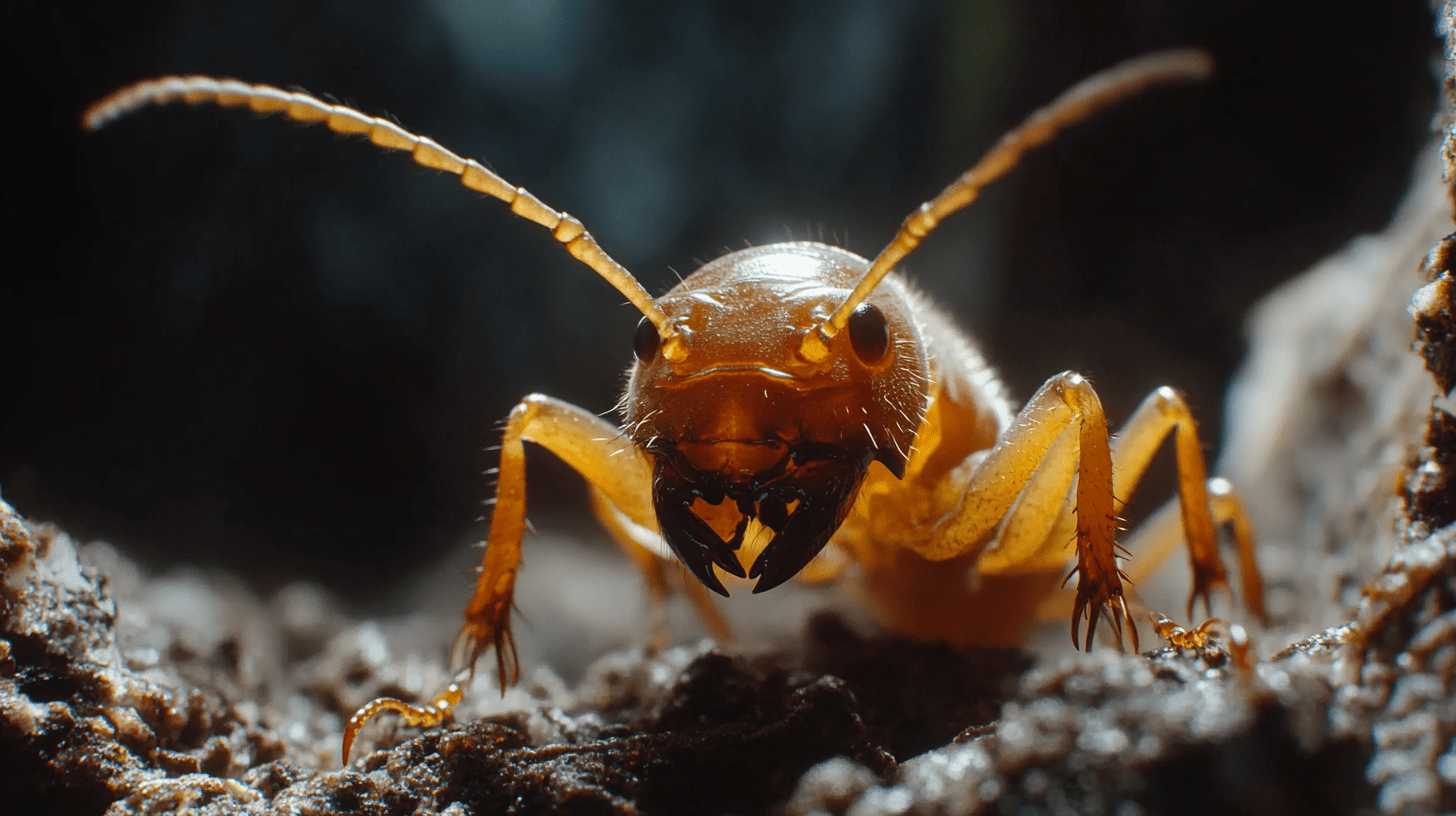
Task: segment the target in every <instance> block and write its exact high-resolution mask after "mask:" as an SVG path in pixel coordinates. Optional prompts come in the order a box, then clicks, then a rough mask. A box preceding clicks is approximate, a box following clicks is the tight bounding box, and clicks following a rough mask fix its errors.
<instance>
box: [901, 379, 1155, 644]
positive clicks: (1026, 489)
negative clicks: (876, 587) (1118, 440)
mask: <svg viewBox="0 0 1456 816" xmlns="http://www.w3.org/2000/svg"><path fill="white" fill-rule="evenodd" d="M1074 426H1075V430H1074ZM1064 433H1065V434H1067V435H1069V436H1071V435H1074V436H1075V451H1076V455H1075V456H1071V455H1070V454H1071V451H1072V446H1073V442H1072V441H1071V440H1070V439H1068V440H1063V438H1062V437H1063V435H1064ZM1069 471H1074V472H1075V473H1076V477H1077V478H1076V485H1075V488H1071V489H1072V490H1073V492H1074V495H1075V507H1076V543H1077V566H1076V568H1075V570H1074V574H1075V575H1077V577H1078V581H1077V600H1076V605H1075V607H1074V609H1073V612H1072V641H1073V643H1077V644H1078V645H1080V642H1079V638H1078V631H1077V630H1078V628H1079V623H1080V621H1081V619H1082V613H1083V612H1084V611H1085V612H1087V613H1088V619H1087V646H1088V648H1090V647H1091V645H1092V633H1093V632H1094V631H1095V630H1096V627H1097V621H1098V619H1099V618H1100V617H1101V614H1102V612H1103V611H1104V610H1105V609H1106V608H1107V607H1108V606H1109V605H1110V606H1111V608H1112V615H1111V620H1112V624H1113V629H1114V631H1115V632H1116V633H1117V634H1118V637H1119V639H1120V638H1121V632H1122V625H1123V623H1126V624H1127V625H1128V628H1129V629H1130V630H1131V634H1132V637H1133V645H1134V648H1136V645H1137V630H1136V628H1134V627H1133V624H1132V618H1131V616H1130V614H1129V613H1128V609H1127V602H1126V599H1125V598H1124V597H1123V592H1122V575H1121V572H1120V571H1119V570H1118V567H1117V553H1116V547H1117V541H1116V532H1117V515H1116V509H1115V507H1114V502H1113V498H1112V453H1111V449H1110V447H1109V444H1108V435H1107V417H1106V414H1105V413H1104V412H1103V410H1102V402H1101V400H1099V399H1098V397H1097V393H1096V392H1095V391H1093V390H1092V385H1091V383H1089V382H1087V380H1086V379H1084V378H1083V377H1082V376H1081V375H1079V374H1075V373H1073V372H1070V371H1069V372H1064V373H1062V374H1060V375H1058V376H1056V377H1053V378H1052V379H1050V380H1048V381H1047V383H1046V384H1045V385H1043V386H1042V387H1041V390H1039V391H1037V393H1036V394H1035V395H1034V396H1033V397H1032V398H1031V400H1030V401H1029V402H1027V404H1026V406H1025V407H1024V408H1022V409H1021V413H1019V414H1018V415H1017V416H1016V419H1015V421H1013V422H1012V424H1011V427H1010V428H1009V429H1008V430H1007V431H1006V433H1005V434H1004V435H1003V437H1002V438H1001V441H999V442H998V443H996V446H995V447H994V448H992V449H991V452H990V453H989V454H988V455H987V456H986V458H985V459H984V460H982V461H981V464H980V465H979V466H978V467H977V468H976V470H975V472H974V473H973V474H972V475H971V477H970V480H969V482H968V483H967V484H966V486H965V489H964V493H963V495H962V498H961V501H960V505H959V506H958V507H957V508H956V510H955V511H953V512H952V513H950V514H949V515H948V516H947V517H946V518H945V519H943V520H942V521H941V522H940V523H939V524H937V525H936V529H935V532H934V535H933V536H932V537H931V539H930V540H929V541H927V542H925V543H923V544H921V545H919V546H916V548H915V549H916V551H917V552H919V553H920V555H921V556H922V557H925V558H928V559H932V560H939V559H945V558H951V557H954V556H956V555H959V554H962V553H965V552H968V551H971V550H973V549H974V548H975V547H976V546H979V545H981V544H982V542H987V541H991V540H992V539H993V533H994V532H995V531H996V530H997V528H998V527H1000V526H1001V525H1002V524H1003V521H1004V523H1006V524H1012V523H1031V521H1033V520H1037V521H1039V522H1040V523H1042V524H1047V519H1048V517H1050V518H1051V519H1052V520H1053V521H1054V520H1056V519H1057V518H1058V517H1060V516H1062V515H1063V514H1062V512H1061V508H1062V504H1063V502H1062V501H1060V499H1061V498H1062V497H1063V496H1065V495H1066V490H1067V489H1069V488H1068V487H1067V486H1068V485H1069V483H1070V480H1069V478H1068V472H1069ZM1024 496H1025V498H1023V497H1024ZM1008 516H1012V517H1013V518H1010V519H1008ZM1016 516H1022V517H1023V519H1022V520H1021V521H1019V522H1018V521H1016V520H1015V517H1016ZM1058 526H1059V525H1056V524H1054V523H1053V524H1049V525H1048V528H1049V529H1050V530H1052V531H1053V536H1054V535H1055V530H1056V529H1057V528H1058ZM1048 543H1055V542H1048V541H1045V540H1037V537H1036V536H1018V537H1015V538H1014V539H1011V540H1008V541H1006V542H1000V541H992V543H991V544H990V546H989V549H988V550H987V551H986V552H985V554H984V555H983V556H982V562H983V563H984V564H986V565H987V566H988V567H990V568H992V569H995V570H996V571H998V572H1010V571H1011V569H1012V568H1013V567H1015V566H1016V565H1019V564H1020V565H1026V566H1028V567H1034V566H1038V564H1037V563H1036V562H1038V561H1039V560H1040V558H1041V557H1042V556H1043V555H1044V545H1046V544H1048Z"/></svg>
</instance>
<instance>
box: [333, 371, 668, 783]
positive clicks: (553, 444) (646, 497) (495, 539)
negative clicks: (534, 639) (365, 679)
mask: <svg viewBox="0 0 1456 816" xmlns="http://www.w3.org/2000/svg"><path fill="white" fill-rule="evenodd" d="M527 441H530V442H535V443H537V444H539V445H541V446H542V447H544V448H546V449H547V450H549V451H551V452H552V453H554V454H556V455H557V456H558V457H560V458H561V459H562V460H563V461H565V462H566V463H567V464H568V465H571V466H572V468H574V469H575V470H576V471H577V472H578V473H580V474H581V475H582V476H583V477H585V478H586V480H587V482H588V483H590V484H591V485H592V487H593V488H595V489H596V490H598V491H601V492H602V493H603V494H604V495H605V496H606V498H607V499H609V500H610V501H611V502H612V504H614V505H615V506H616V507H618V508H620V510H621V511H622V512H623V513H624V514H626V515H627V517H628V518H631V519H634V520H637V521H638V523H642V520H644V519H651V518H652V517H653V516H652V499H651V494H652V491H651V484H650V478H651V468H650V466H649V465H648V464H647V460H646V458H645V457H644V456H643V455H642V453H641V452H639V451H638V450H637V447H636V446H635V445H633V444H632V442H631V440H629V439H628V438H627V437H626V436H625V435H624V434H622V433H621V431H619V430H618V429H617V428H616V427H615V426H613V425H612V424H611V423H609V422H607V421H606V420H603V419H602V418H600V417H598V416H596V415H595V414H592V413H589V412H587V411H584V410H582V409H580V408H577V407H576V406H574V405H570V404H568V403H565V402H562V401H561V400H558V399H553V398H551V397H547V396H543V395H541V394H532V395H531V396H529V397H526V398H525V399H524V400H521V402H520V404H518V405H517V406H516V407H515V408H514V409H513V410H512V411H511V414H510V417H509V418H508V419H507V420H506V428H505V433H504V435H503V436H502V439H501V461H500V475H499V483H498V486H497V490H496V503H495V510H494V511H493V512H492V513H491V519H490V535H489V538H488V539H487V541H486V547H485V557H484V558H483V559H482V562H481V570H480V578H479V579H478V580H477V581H476V585H475V595H474V597H472V598H471V599H470V603H469V604H467V605H466V607H465V624H464V625H463V626H462V627H461V628H460V634H459V635H457V636H456V638H455V646H454V648H453V650H452V652H451V670H452V672H453V673H454V677H455V680H454V682H453V683H451V685H450V687H449V688H448V689H447V690H445V691H444V692H441V693H440V694H439V695H438V696H437V697H436V698H435V699H434V700H433V701H432V702H431V704H430V705H428V706H425V707H418V706H412V705H410V704H408V703H405V702H403V701H400V700H394V699H387V698H386V699H380V700H375V701H373V702H371V703H369V704H368V705H366V706H364V708H361V709H360V710H359V712H358V713H357V714H355V715H354V717H353V719H351V720H350V721H349V724H348V725H347V726H346V727H345V728H344V745H343V750H344V761H345V762H347V761H348V756H349V748H350V746H351V745H352V744H353V741H354V737H355V736H356V735H357V734H358V731H359V729H360V728H361V727H363V725H364V723H365V722H367V721H368V720H369V718H370V717H372V716H374V715H375V714H377V713H379V712H380V711H396V712H399V713H401V714H403V715H404V716H405V721H406V722H408V723H410V724H411V725H422V726H426V727H428V726H433V725H438V724H439V723H440V722H441V721H443V720H444V719H445V717H446V716H448V715H449V713H450V710H451V709H452V708H453V707H454V706H455V705H456V704H458V703H459V702H460V699H461V697H462V696H463V694H464V692H463V689H464V687H465V685H466V684H467V683H468V681H469V679H470V676H471V675H472V674H473V673H474V667H475V662H476V660H477V659H478V658H479V657H480V656H481V655H482V654H483V653H484V652H485V651H486V650H487V649H489V648H491V647H495V651H496V672H497V674H498V676H499V678H500V687H501V689H502V690H504V689H505V688H506V686H507V685H510V684H513V683H515V682H516V680H517V679H519V677H520V666H519V664H518V663H517V662H516V650H515V644H514V642H513V641H512V640H511V621H510V616H511V600H512V598H513V596H514V593H515V586H516V573H517V571H518V569H519V567H520V561H521V537H522V535H523V534H524V533H525V530H526V449H525V444H524V443H525V442H527Z"/></svg>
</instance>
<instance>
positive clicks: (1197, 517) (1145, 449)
mask: <svg viewBox="0 0 1456 816" xmlns="http://www.w3.org/2000/svg"><path fill="white" fill-rule="evenodd" d="M1170 433H1171V434H1173V435H1174V439H1173V441H1174V447H1175V450H1176V453H1177V461H1178V508H1179V511H1180V513H1179V518H1180V519H1181V521H1182V524H1181V525H1176V526H1175V525H1173V524H1172V523H1171V522H1172V519H1173V516H1172V513H1171V509H1172V505H1171V503H1170V505H1169V506H1167V507H1165V508H1164V510H1161V511H1159V513H1158V516H1159V517H1164V518H1162V520H1161V522H1160V524H1161V526H1158V525H1157V524H1155V523H1154V522H1157V521H1158V519H1150V520H1149V522H1147V523H1145V524H1144V525H1142V526H1143V527H1148V528H1149V531H1148V533H1147V534H1143V532H1142V527H1140V528H1139V535H1138V536H1137V537H1136V539H1135V540H1136V541H1137V542H1138V544H1139V548H1140V549H1139V551H1138V556H1139V557H1138V561H1137V564H1138V570H1137V574H1138V575H1139V576H1140V577H1141V576H1144V575H1147V574H1149V573H1150V572H1151V568H1152V567H1154V566H1156V565H1157V564H1158V562H1160V561H1161V560H1162V559H1163V558H1164V557H1166V556H1167V554H1168V553H1169V552H1170V551H1171V549H1172V548H1173V547H1176V545H1177V542H1178V541H1179V540H1180V539H1181V540H1182V541H1185V542H1186V543H1187V546H1188V559H1189V564H1190V567H1191V569H1192V572H1193V588H1192V592H1191V593H1190V594H1189V596H1188V618H1189V620H1191V619H1192V618H1193V607H1194V605H1195V603H1196V602H1197V601H1198V599H1199V598H1202V599H1203V606H1204V610H1205V612H1206V613H1207V614H1209V615H1212V614H1213V610H1212V606H1211V605H1210V598H1209V593H1210V592H1212V591H1213V590H1214V589H1215V588H1222V589H1223V590H1224V591H1225V592H1227V591H1228V572H1227V570H1226V569H1225V567H1224V564H1223V559H1222V558H1221V557H1220V556H1219V552H1218V537H1217V534H1216V533H1215V527H1216V525H1219V524H1228V525H1230V526H1231V527H1232V528H1233V533H1234V541H1235V543H1236V544H1237V546H1238V549H1239V556H1240V568H1241V569H1240V573H1241V577H1242V579H1243V589H1244V603H1245V605H1247V606H1248V608H1249V609H1250V610H1251V611H1252V612H1254V614H1255V615H1257V616H1258V617H1259V618H1260V619H1262V618H1263V617H1264V589H1263V581H1262V580H1261V578H1260V576H1259V566H1258V562H1257V561H1256V559H1255V557H1254V542H1253V535H1252V534H1251V533H1250V531H1249V522H1248V518H1247V516H1246V515H1245V514H1244V509H1243V505H1242V503H1240V502H1239V499H1238V496H1237V495H1235V494H1234V492H1233V488H1232V487H1231V486H1230V485H1229V483H1228V482H1227V481H1225V480H1223V479H1212V480H1210V479H1208V478H1207V468H1206V467H1205V465H1204V461H1203V448H1202V445H1201V444H1200V443H1199V441H1198V426H1197V423H1195V422H1194V420H1193V413H1192V411H1190V410H1189V408H1188V403H1187V402H1185V401H1184V399H1183V397H1182V396H1181V395H1179V394H1178V392H1177V391H1174V390H1173V389H1171V388H1167V387H1163V388H1159V389H1158V390H1156V391H1154V392H1153V393H1151V394H1149V395H1148V397H1147V399H1145V400H1143V403H1142V405H1140V406H1138V409H1137V411H1135V412H1134V413H1133V415H1132V418H1130V419H1129V420H1128V421H1127V424H1126V425H1124V426H1123V428H1122V432H1121V433H1119V434H1118V436H1117V438H1116V439H1115V440H1114V441H1113V445H1112V461H1113V463H1114V464H1113V474H1112V482H1113V492H1114V494H1115V495H1116V496H1117V497H1118V500H1117V504H1116V506H1117V508H1118V509H1119V510H1120V509H1121V508H1122V503H1123V502H1124V501H1125V500H1127V499H1128V498H1129V497H1131V495H1132V493H1133V491H1134V490H1136V489H1137V485H1138V482H1139V481H1140V480H1141V479H1142V477H1143V474H1144V473H1145V472H1146V471H1147V467H1148V463H1149V462H1150V461H1151V460H1152V458H1153V454H1155V453H1157V451H1158V448H1159V447H1161V446H1162V444H1163V440H1164V439H1166V438H1167V437H1168V435H1169V434H1170ZM1155 533H1156V535H1154V534H1155ZM1143 543H1146V544H1147V545H1149V549H1141V545H1142V544H1143Z"/></svg>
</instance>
